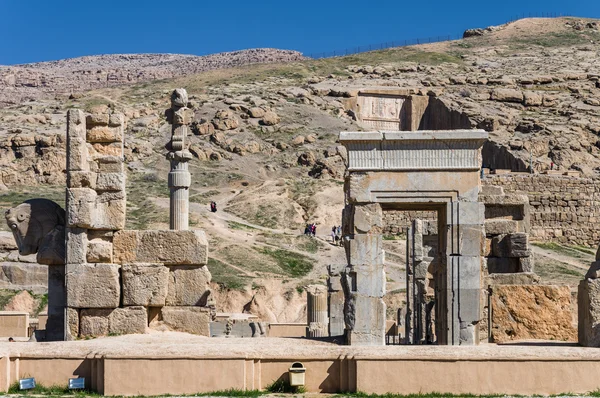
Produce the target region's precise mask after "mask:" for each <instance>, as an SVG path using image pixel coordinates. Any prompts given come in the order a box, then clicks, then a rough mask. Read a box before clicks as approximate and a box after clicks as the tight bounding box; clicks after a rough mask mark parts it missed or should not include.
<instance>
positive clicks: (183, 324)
mask: <svg viewBox="0 0 600 398" xmlns="http://www.w3.org/2000/svg"><path fill="white" fill-rule="evenodd" d="M161 316H162V322H163V324H164V325H165V326H167V327H168V328H169V329H170V330H174V331H178V332H185V333H192V334H197V335H201V336H210V321H211V315H210V309H208V308H203V307H162V309H161Z"/></svg>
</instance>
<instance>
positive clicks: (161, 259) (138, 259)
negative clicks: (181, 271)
mask: <svg viewBox="0 0 600 398" xmlns="http://www.w3.org/2000/svg"><path fill="white" fill-rule="evenodd" d="M113 249H114V252H113V255H114V258H115V262H117V263H120V264H126V263H163V264H165V265H205V264H206V263H207V262H208V242H207V240H206V236H205V234H204V231H199V230H193V231H172V230H161V231H157V230H155V231H152V230H150V231H119V232H117V233H115V236H114V239H113Z"/></svg>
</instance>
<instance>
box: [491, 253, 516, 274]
mask: <svg viewBox="0 0 600 398" xmlns="http://www.w3.org/2000/svg"><path fill="white" fill-rule="evenodd" d="M485 261H486V262H487V270H488V273H490V274H504V273H512V272H519V269H520V266H519V259H518V258H508V257H488V258H487V259H486V260H485Z"/></svg>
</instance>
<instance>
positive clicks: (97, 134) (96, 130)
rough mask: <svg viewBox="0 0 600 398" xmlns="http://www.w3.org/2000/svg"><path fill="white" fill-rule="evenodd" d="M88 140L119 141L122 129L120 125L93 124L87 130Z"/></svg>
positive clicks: (121, 136) (121, 137)
mask: <svg viewBox="0 0 600 398" xmlns="http://www.w3.org/2000/svg"><path fill="white" fill-rule="evenodd" d="M87 141H88V142H121V141H123V129H122V128H121V127H109V126H94V127H92V128H91V129H88V130H87Z"/></svg>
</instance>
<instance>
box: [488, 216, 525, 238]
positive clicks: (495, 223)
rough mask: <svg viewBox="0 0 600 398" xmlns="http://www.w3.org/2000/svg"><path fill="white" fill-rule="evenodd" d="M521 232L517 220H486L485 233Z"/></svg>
mask: <svg viewBox="0 0 600 398" xmlns="http://www.w3.org/2000/svg"><path fill="white" fill-rule="evenodd" d="M517 232H519V225H518V223H517V221H515V220H485V234H486V235H487V236H490V235H502V234H514V233H517Z"/></svg>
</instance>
